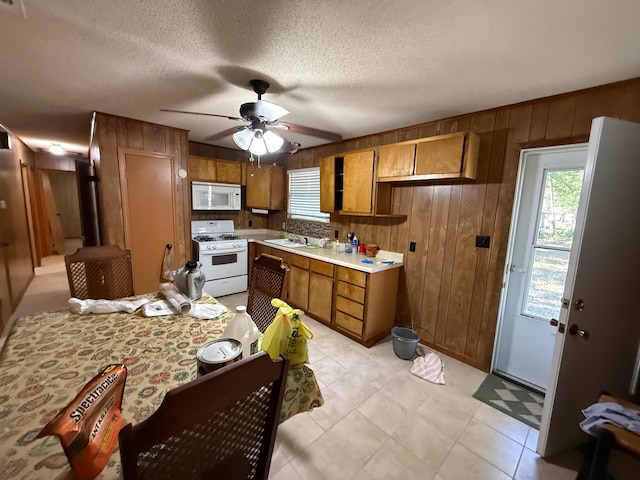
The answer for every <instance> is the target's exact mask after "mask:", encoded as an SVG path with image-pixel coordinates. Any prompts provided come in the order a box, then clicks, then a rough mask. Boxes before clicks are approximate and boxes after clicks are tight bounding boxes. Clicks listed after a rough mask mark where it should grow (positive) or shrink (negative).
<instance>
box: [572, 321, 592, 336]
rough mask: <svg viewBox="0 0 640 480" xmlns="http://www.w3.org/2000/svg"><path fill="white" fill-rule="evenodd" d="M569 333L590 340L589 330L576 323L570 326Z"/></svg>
mask: <svg viewBox="0 0 640 480" xmlns="http://www.w3.org/2000/svg"><path fill="white" fill-rule="evenodd" d="M569 335H580V336H581V337H582V338H584V339H585V340H589V332H588V331H586V330H580V327H579V326H578V325H577V324H575V323H574V324H572V325H571V326H570V327H569Z"/></svg>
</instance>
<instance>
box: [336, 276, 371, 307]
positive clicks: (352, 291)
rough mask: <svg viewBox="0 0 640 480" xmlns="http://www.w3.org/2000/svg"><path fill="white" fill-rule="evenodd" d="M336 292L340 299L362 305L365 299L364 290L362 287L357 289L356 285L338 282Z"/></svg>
mask: <svg viewBox="0 0 640 480" xmlns="http://www.w3.org/2000/svg"><path fill="white" fill-rule="evenodd" d="M337 292H338V295H340V296H342V297H345V298H348V299H350V300H354V301H356V302H358V303H362V304H364V297H365V293H366V290H365V289H364V288H362V287H358V286H356V285H351V284H350V283H346V282H343V281H339V282H338V287H337Z"/></svg>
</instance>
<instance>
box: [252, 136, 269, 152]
mask: <svg viewBox="0 0 640 480" xmlns="http://www.w3.org/2000/svg"><path fill="white" fill-rule="evenodd" d="M249 152H251V153H253V154H254V155H264V154H266V153H267V145H266V144H265V143H264V138H257V137H254V138H253V141H252V142H251V146H250V147H249Z"/></svg>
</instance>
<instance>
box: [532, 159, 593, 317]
mask: <svg viewBox="0 0 640 480" xmlns="http://www.w3.org/2000/svg"><path fill="white" fill-rule="evenodd" d="M582 178H583V170H582V169H576V170H547V171H545V175H544V191H543V196H542V201H541V202H540V209H539V211H538V224H537V230H536V232H535V236H534V244H533V248H532V258H531V259H530V268H529V269H528V272H529V278H528V282H527V295H526V296H525V302H524V308H523V313H524V314H525V315H530V316H535V317H541V318H544V319H550V318H558V315H559V314H560V303H561V300H562V293H563V290H564V284H565V280H566V276H567V267H568V264H569V253H570V251H571V244H572V242H573V231H574V228H575V223H576V213H577V211H578V202H579V200H580V190H581V189H582Z"/></svg>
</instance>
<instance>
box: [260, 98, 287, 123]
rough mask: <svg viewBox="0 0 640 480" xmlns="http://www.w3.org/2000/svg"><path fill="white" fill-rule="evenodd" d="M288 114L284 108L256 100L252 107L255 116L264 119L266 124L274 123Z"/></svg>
mask: <svg viewBox="0 0 640 480" xmlns="http://www.w3.org/2000/svg"><path fill="white" fill-rule="evenodd" d="M288 113H289V110H287V109H286V108H284V107H281V106H280V105H276V104H275V103H271V102H265V101H264V100H258V101H256V102H255V105H254V114H255V116H256V117H261V118H264V119H266V120H267V121H268V122H275V121H276V120H278V119H279V118H281V117H284V116H285V115H287V114H288Z"/></svg>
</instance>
